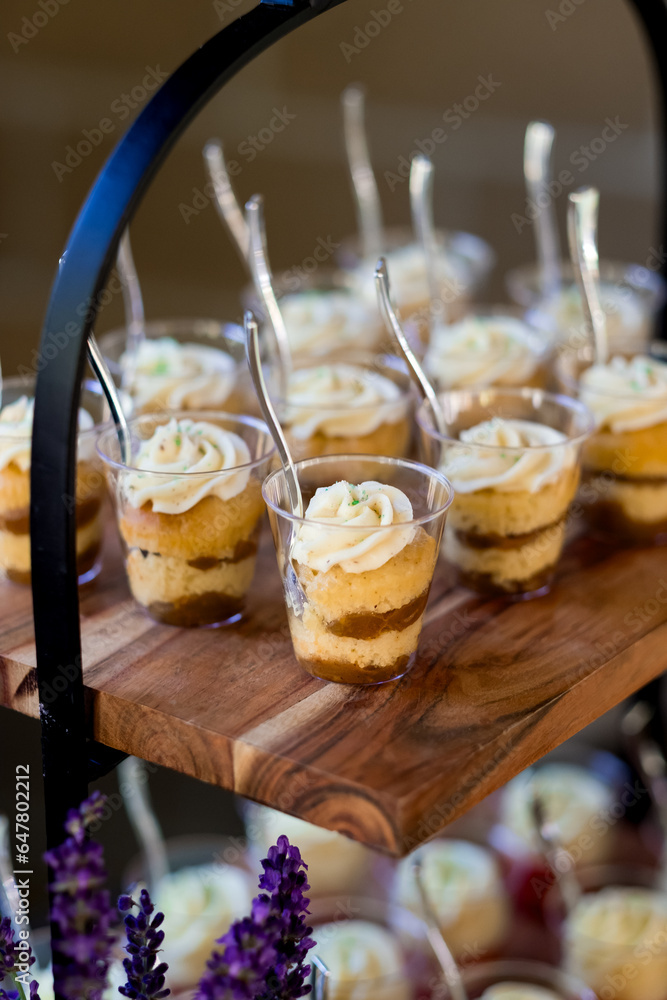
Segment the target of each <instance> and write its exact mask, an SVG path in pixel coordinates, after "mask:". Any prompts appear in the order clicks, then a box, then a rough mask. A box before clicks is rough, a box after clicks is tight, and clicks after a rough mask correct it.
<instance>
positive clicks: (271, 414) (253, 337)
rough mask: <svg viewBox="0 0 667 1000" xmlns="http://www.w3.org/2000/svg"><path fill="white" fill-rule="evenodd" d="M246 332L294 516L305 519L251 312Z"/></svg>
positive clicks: (248, 351) (247, 315)
mask: <svg viewBox="0 0 667 1000" xmlns="http://www.w3.org/2000/svg"><path fill="white" fill-rule="evenodd" d="M243 329H244V331H245V349H246V357H247V359H248V367H249V368H250V375H251V376H252V381H253V385H254V386H255V392H256V393H257V399H258V400H259V406H260V409H261V411H262V416H263V417H264V419H265V421H266V424H267V427H268V428H269V432H270V434H271V437H272V438H273V442H274V444H275V446H276V449H277V451H278V456H279V458H280V461H281V462H282V466H283V469H284V470H285V480H286V482H287V490H288V492H289V495H290V504H291V507H292V513H293V514H296V515H297V517H303V497H302V496H301V487H300V485H299V477H298V476H297V473H296V466H295V465H294V460H293V458H292V455H291V452H290V450H289V445H288V444H287V440H286V438H285V435H284V433H283V429H282V427H281V426H280V421H279V420H278V417H277V416H276V411H275V410H274V408H273V403H272V402H271V399H270V397H269V393H268V390H267V388H266V382H265V381H264V372H263V371H262V358H261V354H260V350H259V332H258V329H257V321H256V320H255V317H254V316H253V314H252V313H251V312H250V311H248V312H246V313H245V315H244V317H243Z"/></svg>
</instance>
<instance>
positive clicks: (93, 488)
mask: <svg viewBox="0 0 667 1000" xmlns="http://www.w3.org/2000/svg"><path fill="white" fill-rule="evenodd" d="M35 381H36V380H35V378H33V377H25V378H23V377H20V378H9V379H3V381H2V410H1V411H0V572H1V573H2V574H3V575H4V576H6V577H8V578H9V579H10V580H13V581H14V582H15V583H23V584H28V585H29V584H30V465H31V446H32V418H33V401H34V398H35ZM106 419H107V412H106V409H105V402H104V396H103V395H102V390H101V387H100V385H99V383H97V382H95V381H86V382H85V383H84V385H83V388H82V391H81V399H80V406H79V434H78V437H77V466H76V495H75V497H73V498H72V497H67V498H63V499H64V502H66V503H67V504H68V506H70V507H74V509H75V511H76V562H77V572H78V578H79V583H80V584H83V583H87V582H88V581H90V580H92V579H94V578H95V577H96V576H97V574H98V573H99V571H100V568H101V565H102V558H101V553H102V535H103V530H104V499H105V495H106V484H105V478H104V469H103V466H102V463H101V462H100V460H99V457H98V455H97V452H96V451H95V441H96V439H97V436H98V434H99V433H100V430H101V429H102V428H103V426H104V424H105V421H106Z"/></svg>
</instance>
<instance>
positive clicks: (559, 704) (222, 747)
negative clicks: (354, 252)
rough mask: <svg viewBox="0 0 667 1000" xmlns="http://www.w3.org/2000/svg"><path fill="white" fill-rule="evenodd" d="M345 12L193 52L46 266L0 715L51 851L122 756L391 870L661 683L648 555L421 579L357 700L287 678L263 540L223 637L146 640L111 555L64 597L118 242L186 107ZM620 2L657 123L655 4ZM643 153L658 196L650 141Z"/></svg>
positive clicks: (665, 613)
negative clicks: (28, 731) (34, 751)
mask: <svg viewBox="0 0 667 1000" xmlns="http://www.w3.org/2000/svg"><path fill="white" fill-rule="evenodd" d="M342 2H343V0H310V2H309V0H281V2H278V0H273V2H268V0H263V2H260V3H259V6H257V7H256V8H255V9H254V10H252V11H251V12H250V13H248V14H247V15H245V16H243V17H241V18H239V19H238V20H237V21H235V22H234V23H232V24H230V25H229V26H228V27H226V28H224V29H223V30H222V31H220V32H219V33H218V34H217V35H215V36H214V37H213V38H212V39H211V40H210V41H209V42H207V43H206V44H205V45H203V46H202V47H201V48H200V49H198V50H197V51H196V52H195V53H194V54H193V55H192V56H191V57H190V58H189V59H188V60H187V61H186V62H185V63H184V64H183V65H182V66H181V67H180V68H179V69H178V70H177V71H176V72H175V73H174V74H173V76H172V77H171V78H170V79H169V80H167V82H166V83H165V84H164V86H163V87H162V88H161V90H160V91H158V93H157V94H156V95H155V96H154V97H153V99H152V100H151V102H150V103H149V104H148V105H147V106H146V107H145V109H144V110H143V111H142V113H141V114H140V115H139V117H138V118H137V120H136V121H135V123H134V124H133V125H132V127H131V128H130V129H129V131H128V132H127V134H126V135H125V136H124V138H123V139H122V140H121V141H120V142H119V144H118V146H117V147H116V149H115V150H114V152H113V153H112V155H111V157H110V158H109V160H108V162H107V164H106V166H105V167H104V169H103V170H102V172H101V174H100V176H99V177H98V179H97V181H96V183H95V185H94V187H93V189H92V191H91V193H90V195H89V197H88V199H87V201H86V203H85V205H84V206H83V209H82V210H81V213H80V215H79V218H78V219H77V222H76V224H75V226H74V229H73V231H72V234H71V237H70V239H69V242H68V245H67V249H66V251H65V253H64V254H63V257H62V259H61V262H60V267H59V270H58V275H57V278H56V281H55V284H54V287H53V292H52V296H51V301H50V305H49V309H48V314H47V318H46V322H45V324H44V330H43V343H47V342H49V341H48V340H47V338H49V336H50V334H51V333H55V332H59V331H66V333H67V346H66V347H64V348H63V349H62V350H60V351H59V352H58V354H57V355H56V356H55V357H54V358H52V360H50V361H49V363H48V364H47V365H45V367H44V369H43V371H42V372H40V374H39V377H38V381H37V393H36V407H35V423H34V440H33V448H32V504H31V531H32V579H33V603H31V600H30V594H29V592H27V591H26V590H24V589H22V588H21V587H17V586H15V585H13V584H11V583H7V584H2V585H0V704H2V705H5V706H7V707H9V708H13V709H15V710H17V711H19V712H23V713H25V714H27V715H33V716H36V715H38V714H39V715H40V718H41V722H42V744H43V760H44V783H45V792H46V809H47V825H48V830H47V834H48V841H49V844H51V845H53V844H54V843H57V842H59V841H60V840H61V838H62V822H63V819H64V816H65V813H66V811H67V809H68V808H70V807H72V806H74V805H76V804H78V803H79V802H80V801H81V800H82V799H83V798H84V797H85V796H86V794H87V788H88V782H89V781H91V780H93V779H95V778H96V777H99V776H100V775H101V774H103V773H106V772H107V771H109V770H110V769H111V768H113V767H114V766H115V765H116V764H117V763H118V762H119V761H120V760H121V759H122V758H123V757H124V756H125V755H127V754H135V755H137V756H139V757H142V758H145V759H146V760H149V761H153V762H155V763H157V764H160V765H164V766H166V767H170V768H172V769H174V770H177V771H182V772H183V773H186V774H190V775H193V776H195V777H197V778H200V779H201V780H202V781H207V782H211V783H213V784H217V785H220V786H221V787H224V788H228V789H233V790H234V791H235V792H238V793H239V794H241V795H244V796H247V797H248V798H251V799H255V800H258V801H260V802H263V803H266V804H268V805H272V806H275V807H277V808H279V809H281V810H283V811H287V812H290V813H293V814H295V815H298V816H301V817H303V818H305V819H308V820H310V821H311V822H313V823H316V824H319V825H321V826H326V827H329V828H332V829H336V830H340V831H342V832H343V833H345V834H347V835H348V836H350V837H353V838H355V839H357V840H359V841H363V842H364V843H366V844H370V845H372V846H373V847H376V848H380V849H381V850H384V851H386V852H389V853H391V854H394V855H401V854H405V853H407V852H408V851H409V850H411V849H413V848H414V847H416V846H417V845H418V844H419V843H420V842H422V841H424V840H426V839H427V838H428V837H430V836H432V834H433V833H435V832H436V831H437V830H438V829H440V828H442V827H443V826H445V825H446V824H447V823H449V822H450V821H451V820H452V819H454V818H455V817H456V816H458V815H460V814H461V813H463V812H465V811H466V809H468V808H469V807H470V806H471V805H473V804H474V803H475V802H477V801H479V800H480V799H482V798H483V797H484V796H485V795H487V794H488V793H489V792H491V791H492V790H493V789H495V788H497V787H498V786H499V785H501V784H502V783H504V782H505V781H507V780H508V779H509V778H511V777H512V776H513V775H514V774H516V773H517V772H518V771H520V770H522V769H523V768H525V767H526V766H528V765H529V764H531V763H532V762H533V761H535V760H537V759H538V758H539V757H541V756H542V755H543V754H545V753H546V752H548V751H549V750H551V749H552V748H554V747H555V746H557V745H558V744H560V743H561V742H562V741H563V740H565V739H567V738H568V737H570V736H572V735H573V734H574V733H576V732H578V731H579V730H580V729H582V728H583V727H584V726H586V725H587V724H588V723H590V722H591V721H592V720H594V719H595V718H597V717H598V716H600V715H602V714H603V713H604V712H606V711H607V710H608V709H610V708H611V707H612V706H614V705H616V704H617V703H618V702H619V701H621V700H622V699H624V698H625V697H627V696H628V695H630V694H631V693H632V692H634V691H636V690H637V689H638V688H640V687H642V686H643V685H645V684H647V683H649V682H651V681H652V680H654V679H655V678H656V677H658V675H660V674H661V673H662V672H663V671H664V670H665V669H666V668H667V560H666V558H665V549H653V550H650V549H647V550H643V551H612V550H610V549H608V548H603V547H601V546H599V545H597V544H596V543H594V542H592V541H590V540H588V539H585V538H580V539H578V540H576V541H574V543H573V544H572V545H571V546H570V548H569V549H568V552H567V554H566V557H565V559H564V561H563V563H562V565H561V567H560V569H559V571H558V581H557V585H556V586H555V588H554V590H553V592H552V593H551V594H550V595H548V596H546V597H544V598H542V599H540V600H538V601H534V602H531V603H507V602H504V601H500V600H483V599H481V598H479V597H477V596H473V595H471V594H470V593H469V592H467V591H463V590H457V589H451V588H450V587H449V586H448V582H447V579H446V578H444V577H443V576H442V575H440V576H437V577H436V582H435V584H434V589H433V592H432V595H431V600H430V604H429V609H428V612H427V616H426V622H425V628H424V631H423V635H422V639H421V645H420V656H419V660H418V663H417V665H416V666H415V668H414V669H413V670H412V672H411V673H410V674H409V675H408V676H407V677H405V678H403V680H401V681H399V682H396V683H393V684H388V685H386V686H383V687H379V688H371V689H363V688H349V687H343V686H339V685H334V684H325V683H323V682H321V681H318V680H315V679H313V678H311V677H309V676H308V675H307V674H306V673H304V672H303V671H302V670H301V669H300V668H299V667H298V665H297V663H296V661H295V660H294V657H293V654H292V648H291V643H290V639H289V634H288V630H287V624H286V618H285V612H284V603H283V598H282V593H281V584H280V580H279V574H278V572H277V569H276V567H275V555H274V553H273V549H272V546H271V542H270V539H269V538H268V537H266V538H265V545H264V548H263V550H262V552H261V554H260V566H259V569H258V572H257V578H256V586H255V588H254V590H253V593H252V597H251V605H250V609H249V615H248V618H247V620H246V622H245V623H244V624H243V625H241V626H240V627H238V628H235V629H233V630H229V631H224V630H223V631H215V630H213V631H211V630H198V631H182V630H178V629H173V628H169V627H167V626H161V625H158V624H155V623H154V622H152V621H151V620H150V619H149V618H148V617H146V616H145V614H144V613H143V612H142V611H141V609H139V608H138V607H137V606H136V605H135V604H134V603H133V602H132V600H131V599H130V597H129V592H128V590H127V585H126V582H125V575H124V572H123V567H122V562H121V558H120V552H119V550H118V546H117V543H116V541H115V536H114V538H113V539H112V538H109V539H107V546H106V552H107V555H106V562H105V567H104V572H103V574H102V575H101V577H100V578H99V579H98V581H97V584H96V585H95V587H93V588H88V589H87V590H85V591H82V593H81V594H79V592H78V588H77V573H76V560H75V522H74V511H73V509H72V506H73V505H67V504H66V503H64V502H63V499H62V498H63V497H67V496H72V495H74V489H75V431H76V414H77V409H78V399H79V387H80V384H81V378H82V374H83V370H84V365H85V359H86V341H87V338H88V335H89V333H90V331H91V328H92V325H93V323H94V319H95V311H96V310H95V303H96V301H97V298H98V296H99V295H100V293H101V292H102V290H103V289H104V286H105V282H106V280H107V277H108V275H109V272H110V269H111V267H112V265H113V262H114V259H115V254H116V248H117V245H118V241H119V238H120V236H121V234H122V232H123V230H124V229H125V227H126V226H127V224H128V223H129V222H130V220H131V219H132V217H133V215H134V213H135V211H136V209H137V207H138V205H139V203H140V201H141V199H142V197H143V195H144V193H145V191H146V189H147V187H148V185H149V184H150V182H151V180H152V179H153V177H154V175H155V173H156V172H157V170H158V168H159V167H160V165H161V163H162V161H163V159H164V158H165V157H166V155H167V153H168V152H169V150H170V149H171V146H172V145H173V144H174V143H175V141H176V140H177V139H178V137H179V136H180V135H181V133H182V132H183V131H184V129H185V128H186V127H187V125H188V124H189V123H190V122H191V121H192V119H193V118H194V117H195V115H196V114H197V113H198V112H199V110H200V109H201V108H202V107H203V106H204V104H205V103H206V102H207V101H208V100H209V99H210V98H211V97H213V95H214V94H216V93H217V92H218V91H219V90H220V88H221V87H222V86H223V84H224V83H226V82H227V80H229V79H230V78H231V77H232V76H233V74H234V73H236V72H237V70H239V69H241V67H243V66H244V65H245V64H246V63H247V62H249V61H250V60H251V59H252V58H253V57H254V56H255V55H257V54H258V53H259V52H261V51H262V50H264V49H266V48H267V47H268V46H269V45H271V44H272V43H273V42H275V41H277V40H278V39H280V38H281V37H283V36H284V35H285V34H287V32H289V31H291V30H292V29H294V28H296V27H298V26H299V25H301V24H304V23H305V22H306V21H309V20H311V19H312V18H314V17H316V16H318V15H319V14H321V13H323V12H324V11H326V10H328V9H329V8H333V7H335V6H338V4H340V3H342ZM631 6H632V7H633V8H634V10H635V12H636V13H637V14H638V16H639V17H640V19H641V21H642V22H643V24H644V26H645V29H646V35H647V40H648V43H649V48H650V49H651V50H652V52H653V55H654V57H655V62H656V67H657V75H658V87H659V94H660V97H661V99H662V100H661V108H662V111H664V109H665V108H667V56H666V55H665V53H664V51H663V46H664V42H665V39H666V38H667V7H665V4H664V0H632V3H631ZM661 152H662V155H663V162H662V175H663V189H664V190H667V183H665V180H666V179H667V127H666V126H665V124H664V122H663V129H662V143H661ZM663 231H664V232H665V233H667V225H665V226H663ZM666 242H667V240H666ZM266 534H267V536H268V532H267V533H266ZM33 605H34V617H33Z"/></svg>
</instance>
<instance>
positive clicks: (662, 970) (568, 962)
mask: <svg viewBox="0 0 667 1000" xmlns="http://www.w3.org/2000/svg"><path fill="white" fill-rule="evenodd" d="M578 878H579V882H580V884H581V887H582V894H581V896H580V898H579V900H578V902H577V903H576V904H575V906H574V907H573V909H572V911H571V912H570V913H569V914H567V915H566V916H565V918H564V920H563V923H562V948H563V966H564V968H566V969H567V970H568V971H569V972H571V974H572V975H575V976H578V977H579V978H581V979H582V980H583V981H584V982H585V983H586V984H587V985H588V986H589V987H590V989H592V990H593V991H594V992H595V994H596V995H597V996H598V997H600V998H601V1000H607V998H614V1000H667V893H666V892H665V888H664V885H660V882H659V875H658V873H657V872H655V871H652V870H651V869H641V868H614V867H611V868H609V867H601V868H592V869H590V870H582V871H581V872H579V873H578ZM553 903H554V910H555V911H557V905H558V898H557V894H556V892H555V891H554V897H553ZM561 915H562V910H561Z"/></svg>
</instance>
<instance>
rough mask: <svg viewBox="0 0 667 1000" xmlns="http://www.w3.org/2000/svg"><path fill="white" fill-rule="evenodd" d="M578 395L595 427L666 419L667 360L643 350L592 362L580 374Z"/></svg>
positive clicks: (629, 426)
mask: <svg viewBox="0 0 667 1000" xmlns="http://www.w3.org/2000/svg"><path fill="white" fill-rule="evenodd" d="M579 397H580V399H581V402H582V403H584V404H585V405H586V406H587V407H588V408H589V410H591V411H592V413H593V416H594V417H595V423H596V425H597V426H598V427H605V428H609V429H610V430H612V431H614V432H623V431H637V430H641V429H642V428H644V427H655V426H656V424H661V423H664V422H665V421H667V364H666V363H665V362H664V361H656V360H655V359H654V358H650V357H647V356H646V355H644V354H638V355H636V356H635V357H634V358H630V359H629V360H628V359H627V358H622V357H615V358H612V359H611V361H609V362H608V364H606V365H599V364H596V365H591V367H590V368H587V369H586V371H585V372H584V373H583V375H582V376H581V380H580V390H579Z"/></svg>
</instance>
